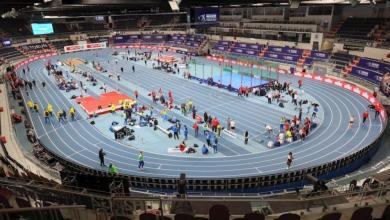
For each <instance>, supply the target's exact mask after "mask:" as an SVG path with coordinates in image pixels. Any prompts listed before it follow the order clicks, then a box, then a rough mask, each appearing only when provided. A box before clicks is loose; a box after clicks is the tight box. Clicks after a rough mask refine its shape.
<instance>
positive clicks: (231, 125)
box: [230, 119, 236, 132]
mask: <svg viewBox="0 0 390 220" xmlns="http://www.w3.org/2000/svg"><path fill="white" fill-rule="evenodd" d="M235 129H236V122H235V121H233V119H230V130H231V131H232V132H234V131H235Z"/></svg>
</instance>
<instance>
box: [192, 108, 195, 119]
mask: <svg viewBox="0 0 390 220" xmlns="http://www.w3.org/2000/svg"><path fill="white" fill-rule="evenodd" d="M195 118H196V108H195V106H193V107H192V119H195Z"/></svg>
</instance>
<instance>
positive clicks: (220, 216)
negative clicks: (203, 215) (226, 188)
mask: <svg viewBox="0 0 390 220" xmlns="http://www.w3.org/2000/svg"><path fill="white" fill-rule="evenodd" d="M209 218H210V220H229V218H230V212H229V209H228V208H227V207H226V206H224V205H213V206H212V207H211V208H210V210H209Z"/></svg>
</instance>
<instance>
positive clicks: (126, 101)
mask: <svg viewBox="0 0 390 220" xmlns="http://www.w3.org/2000/svg"><path fill="white" fill-rule="evenodd" d="M76 102H77V103H78V104H80V106H81V108H82V109H84V111H85V112H86V113H87V114H88V115H89V116H92V115H94V114H105V113H108V112H110V111H112V109H113V108H114V109H115V110H118V109H121V108H122V107H125V106H126V107H130V106H132V105H134V104H135V102H136V101H135V100H134V99H133V98H131V97H129V96H127V95H125V94H122V93H118V92H108V93H104V94H102V95H100V96H99V97H97V98H95V97H92V96H87V97H79V98H76ZM112 105H114V106H112Z"/></svg>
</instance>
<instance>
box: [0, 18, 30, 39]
mask: <svg viewBox="0 0 390 220" xmlns="http://www.w3.org/2000/svg"><path fill="white" fill-rule="evenodd" d="M0 27H1V28H0V29H1V30H2V32H3V33H4V34H5V36H28V35H32V33H31V28H29V25H28V24H27V22H26V21H25V20H23V19H15V18H5V19H4V18H1V17H0Z"/></svg>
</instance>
